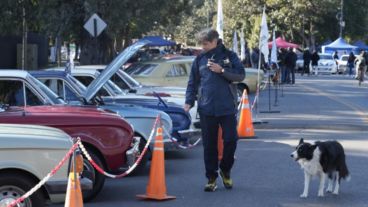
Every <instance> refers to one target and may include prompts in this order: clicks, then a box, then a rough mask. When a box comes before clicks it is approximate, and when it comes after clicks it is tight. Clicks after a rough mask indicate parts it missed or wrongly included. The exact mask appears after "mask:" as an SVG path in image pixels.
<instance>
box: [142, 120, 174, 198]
mask: <svg viewBox="0 0 368 207" xmlns="http://www.w3.org/2000/svg"><path fill="white" fill-rule="evenodd" d="M164 153H165V152H164V142H163V138H162V128H161V127H159V128H157V134H156V140H155V146H154V149H153V155H152V161H151V169H150V177H149V181H148V185H147V192H146V195H137V197H138V198H142V199H153V200H160V201H162V200H169V199H175V198H176V197H174V196H168V195H167V194H166V181H165V154H164Z"/></svg>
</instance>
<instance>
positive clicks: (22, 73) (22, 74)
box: [0, 69, 28, 79]
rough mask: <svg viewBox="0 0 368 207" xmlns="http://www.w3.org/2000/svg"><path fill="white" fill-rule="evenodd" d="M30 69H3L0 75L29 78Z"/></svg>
mask: <svg viewBox="0 0 368 207" xmlns="http://www.w3.org/2000/svg"><path fill="white" fill-rule="evenodd" d="M27 76H28V71H26V70H12V69H1V70H0V77H14V78H24V79H25V78H27Z"/></svg>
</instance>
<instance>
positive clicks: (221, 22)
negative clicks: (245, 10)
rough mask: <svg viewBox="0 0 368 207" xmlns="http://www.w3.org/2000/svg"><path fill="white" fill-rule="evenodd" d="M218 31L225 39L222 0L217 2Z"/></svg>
mask: <svg viewBox="0 0 368 207" xmlns="http://www.w3.org/2000/svg"><path fill="white" fill-rule="evenodd" d="M216 30H217V32H218V33H219V35H220V38H221V39H222V40H223V39H224V16H223V13H222V0H218V2H217V27H216Z"/></svg>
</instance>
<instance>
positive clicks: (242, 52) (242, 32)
mask: <svg viewBox="0 0 368 207" xmlns="http://www.w3.org/2000/svg"><path fill="white" fill-rule="evenodd" d="M244 59H245V40H244V31H243V29H242V30H241V32H240V60H244Z"/></svg>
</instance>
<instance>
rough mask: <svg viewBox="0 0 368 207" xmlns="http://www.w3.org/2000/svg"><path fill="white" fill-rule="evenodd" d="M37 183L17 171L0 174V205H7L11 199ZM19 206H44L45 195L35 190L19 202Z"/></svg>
mask: <svg viewBox="0 0 368 207" xmlns="http://www.w3.org/2000/svg"><path fill="white" fill-rule="evenodd" d="M36 184H37V183H35V182H34V181H33V180H32V179H30V178H29V177H27V176H24V175H21V174H17V173H15V174H14V173H11V174H10V173H5V174H1V175H0V206H7V204H10V203H11V202H12V201H13V200H15V199H17V198H19V197H21V196H22V195H23V194H25V193H26V192H27V191H29V190H30V189H31V188H33V187H34V186H35V185H36ZM19 206H20V207H39V206H45V197H44V195H43V193H42V191H41V190H38V191H36V192H35V193H33V194H32V196H31V197H29V198H27V199H25V200H24V201H23V202H22V203H20V204H19Z"/></svg>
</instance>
